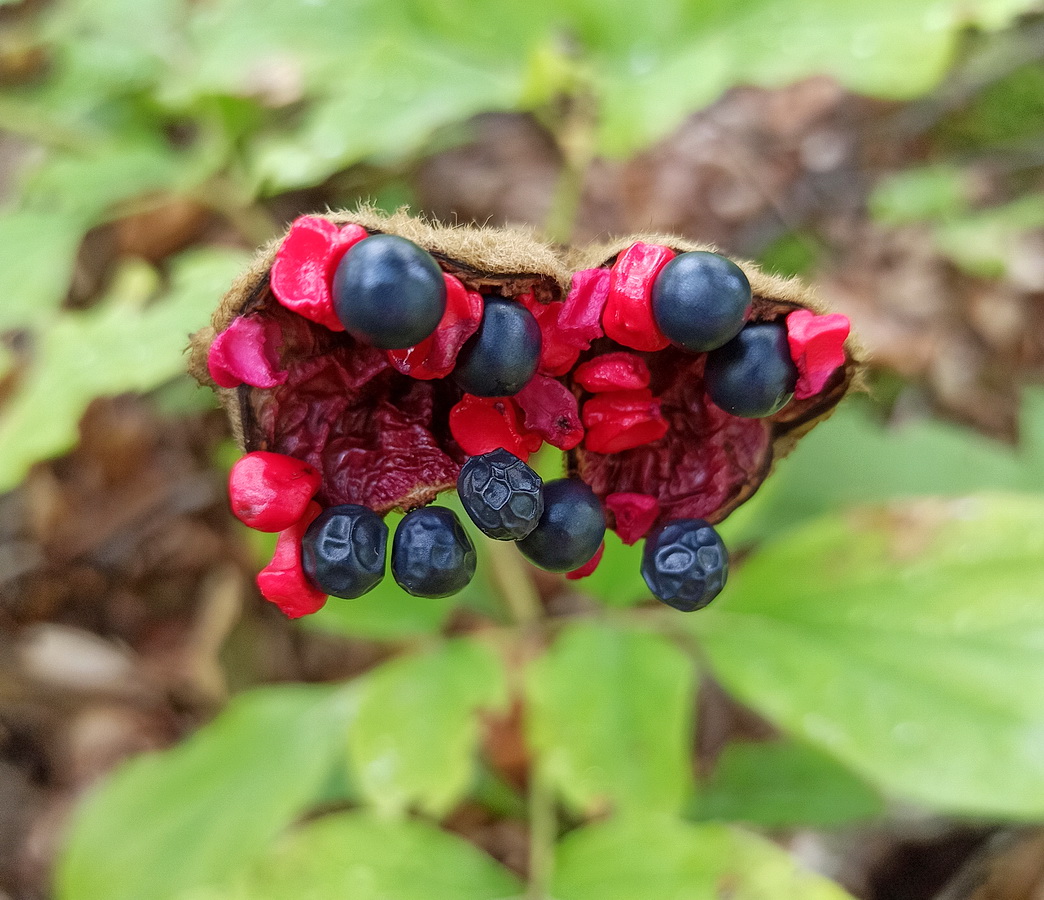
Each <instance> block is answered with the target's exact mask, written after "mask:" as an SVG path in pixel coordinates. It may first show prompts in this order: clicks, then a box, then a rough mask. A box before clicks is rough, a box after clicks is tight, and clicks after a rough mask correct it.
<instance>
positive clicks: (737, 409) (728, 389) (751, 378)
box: [704, 322, 798, 419]
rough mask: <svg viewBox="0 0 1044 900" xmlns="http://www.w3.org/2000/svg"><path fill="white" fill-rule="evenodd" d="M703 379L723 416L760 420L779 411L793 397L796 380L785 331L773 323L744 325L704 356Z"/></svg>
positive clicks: (708, 392)
mask: <svg viewBox="0 0 1044 900" xmlns="http://www.w3.org/2000/svg"><path fill="white" fill-rule="evenodd" d="M704 377H705V385H706V389H707V394H708V396H709V397H710V398H711V400H713V401H714V403H715V405H716V406H718V407H719V408H720V409H723V410H725V412H727V413H731V414H732V415H734V416H740V417H741V418H745V419H760V418H762V417H764V416H771V415H772V414H773V413H777V412H779V411H780V410H781V409H782V408H783V407H784V406H786V405H787V404H788V403H789V402H790V398H791V397H793V396H794V386H795V385H796V384H797V379H798V371H797V368H796V367H795V366H794V363H793V361H792V360H791V358H790V345H789V344H788V343H787V330H786V328H785V327H784V326H783V325H777V324H775V323H773V322H764V323H761V324H757V325H748V326H747V327H746V328H744V329H743V330H742V331H741V332H740V333H739V334H738V335H736V337H734V338H733V339H732V340H731V341H729V342H728V343H727V344H726V345H725V346H724V347H720V348H718V349H717V350H715V351H713V352H712V353H708V354H707V368H706V369H705V370H704Z"/></svg>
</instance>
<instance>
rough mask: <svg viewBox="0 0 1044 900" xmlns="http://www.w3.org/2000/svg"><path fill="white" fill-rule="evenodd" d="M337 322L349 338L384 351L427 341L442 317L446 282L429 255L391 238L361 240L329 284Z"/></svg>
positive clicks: (388, 236)
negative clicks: (331, 288) (349, 335)
mask: <svg viewBox="0 0 1044 900" xmlns="http://www.w3.org/2000/svg"><path fill="white" fill-rule="evenodd" d="M333 304H334V311H335V312H336V313H337V318H338V319H339V320H340V322H341V324H342V325H344V327H345V329H346V330H347V331H348V333H349V334H351V335H353V336H354V337H357V338H359V339H360V340H362V341H366V343H368V344H372V345H373V346H375V347H380V348H381V349H383V350H402V349H405V348H406V347H412V346H414V345H415V344H419V343H420V342H421V341H423V340H424V339H425V338H427V337H429V336H430V335H431V333H432V332H433V331H434V330H435V328H436V326H437V325H438V324H439V320H440V319H441V318H442V314H443V313H444V312H445V311H446V282H445V279H444V278H443V277H442V270H441V269H440V268H439V264H438V263H437V262H435V260H434V258H433V257H432V256H431V254H430V253H427V252H426V251H424V250H422V249H421V248H420V247H418V246H417V245H416V244H414V243H412V242H411V241H408V240H406V239H405V238H401V237H398V236H397V235H394V234H375V235H372V236H370V237H368V238H363V240H361V241H359V243H358V244H355V245H353V246H352V247H350V248H349V249H348V252H347V253H345V255H344V258H343V259H342V260H341V262H340V263H339V264H338V266H337V270H336V272H335V273H334V280H333Z"/></svg>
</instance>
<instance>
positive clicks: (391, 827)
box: [185, 813, 522, 900]
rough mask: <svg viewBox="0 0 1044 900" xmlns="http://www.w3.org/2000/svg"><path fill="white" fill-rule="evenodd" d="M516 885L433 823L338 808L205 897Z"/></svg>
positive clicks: (473, 891)
mask: <svg viewBox="0 0 1044 900" xmlns="http://www.w3.org/2000/svg"><path fill="white" fill-rule="evenodd" d="M521 890H522V886H521V885H520V884H519V881H518V879H517V878H516V877H515V876H514V875H512V874H511V873H510V872H508V870H507V869H505V868H504V867H503V866H501V865H500V864H499V863H497V862H495V861H494V860H493V859H491V858H490V857H489V856H487V855H486V854H485V853H483V852H482V851H481V850H479V849H478V848H477V847H476V846H475V845H474V844H470V843H468V842H467V841H465V840H463V839H462V838H459V837H457V836H456V835H453V834H449V833H447V832H445V831H442V830H440V829H438V828H436V827H435V826H434V825H430V824H428V823H426V822H422V821H410V820H398V821H385V820H381V819H378V818H375V817H373V816H371V815H368V814H366V813H342V814H338V815H330V816H324V817H322V818H321V819H317V820H316V821H314V822H311V823H309V824H308V825H306V826H304V827H302V828H299V829H298V830H297V831H295V832H293V833H292V834H291V835H290V836H289V837H288V838H287V839H286V840H284V841H282V842H281V843H280V844H279V845H278V846H277V847H276V848H275V849H274V850H273V851H272V852H271V853H270V854H268V855H267V856H266V858H265V859H264V861H263V862H262V863H261V864H260V865H259V866H258V867H257V869H256V872H255V873H254V874H253V875H252V876H251V877H249V878H246V879H243V881H242V883H241V884H240V885H239V887H238V889H236V890H231V891H227V892H221V893H219V894H218V893H215V894H208V895H204V896H205V897H206V898H207V900H319V898H322V900H328V898H329V900H332V898H336V897H343V898H346V900H347V898H351V900H393V898H394V900H493V898H507V897H514V896H518V895H519V894H520V893H521ZM185 900H188V898H185ZM199 900H203V897H200V898H199Z"/></svg>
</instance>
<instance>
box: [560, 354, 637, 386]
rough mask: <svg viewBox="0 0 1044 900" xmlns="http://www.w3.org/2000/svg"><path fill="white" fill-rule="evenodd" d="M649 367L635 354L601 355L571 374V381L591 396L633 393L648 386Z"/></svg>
mask: <svg viewBox="0 0 1044 900" xmlns="http://www.w3.org/2000/svg"><path fill="white" fill-rule="evenodd" d="M649 379H650V375H649V366H648V365H647V364H646V362H645V360H644V359H642V357H640V356H638V354H636V353H627V352H626V351H622V350H621V351H620V352H618V353H603V354H602V355H601V356H596V357H595V358H594V359H589V360H588V361H587V362H585V363H584V364H583V365H581V366H579V367H578V368H577V370H576V371H575V372H574V373H573V380H574V381H576V383H577V384H579V385H580V387H582V388H583V389H584V390H587V391H590V392H591V393H592V394H600V393H604V392H606V391H633V390H639V389H641V388H646V387H648V386H649Z"/></svg>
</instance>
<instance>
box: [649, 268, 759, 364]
mask: <svg viewBox="0 0 1044 900" xmlns="http://www.w3.org/2000/svg"><path fill="white" fill-rule="evenodd" d="M750 306H751V290H750V282H749V281H747V276H746V275H744V274H743V270H742V269H741V268H740V267H739V266H737V265H736V264H735V263H734V262H733V261H732V260H731V259H726V258H725V257H724V256H719V255H718V254H717V253H707V252H705V251H693V252H691V253H682V254H681V255H679V256H676V257H674V259H672V260H671V261H670V262H669V263H667V265H665V266H664V267H663V269H661V270H660V273H659V274H658V275H657V276H656V280H655V281H654V282H653V286H652V312H653V318H654V319H655V320H656V324H657V325H658V326H659V328H660V330H661V331H662V332H663V333H664V334H665V335H666V336H667V337H668V338H670V340H671V343H673V344H675V345H677V346H678V347H682V348H683V349H685V350H688V351H690V352H692V353H706V352H707V351H709V350H714V349H716V348H718V347H720V346H721V345H722V344H724V343H726V342H727V341H730V340H732V338H734V337H735V336H736V335H737V334H738V333H739V330H740V329H741V328H742V327H743V322H744V320H745V319H746V317H747V314H748V312H749V311H750Z"/></svg>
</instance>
